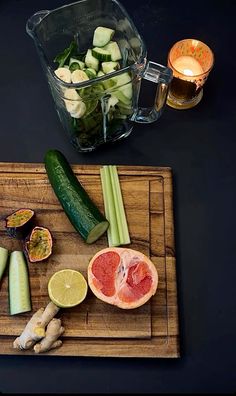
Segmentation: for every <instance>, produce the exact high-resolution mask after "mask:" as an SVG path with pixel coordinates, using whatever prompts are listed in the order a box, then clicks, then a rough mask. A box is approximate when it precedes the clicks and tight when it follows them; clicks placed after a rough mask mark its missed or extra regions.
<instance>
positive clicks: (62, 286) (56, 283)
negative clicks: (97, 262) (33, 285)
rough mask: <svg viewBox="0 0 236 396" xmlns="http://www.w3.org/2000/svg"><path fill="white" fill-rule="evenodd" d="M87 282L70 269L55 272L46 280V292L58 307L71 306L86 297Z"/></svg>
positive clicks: (78, 273) (77, 272) (79, 274)
mask: <svg viewBox="0 0 236 396" xmlns="http://www.w3.org/2000/svg"><path fill="white" fill-rule="evenodd" d="M87 291H88V284H87V281H86V279H85V278H84V276H83V275H82V274H81V273H80V272H79V271H75V270H72V269H63V270H61V271H57V272H55V273H54V274H53V275H52V277H51V278H50V279H49V282H48V294H49V297H50V299H51V300H52V302H53V303H54V304H56V305H57V306H58V307H60V308H71V307H75V306H76V305H78V304H80V303H81V302H82V301H83V300H84V299H85V297H86V295H87Z"/></svg>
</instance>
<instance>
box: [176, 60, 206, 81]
mask: <svg viewBox="0 0 236 396" xmlns="http://www.w3.org/2000/svg"><path fill="white" fill-rule="evenodd" d="M173 67H174V68H175V69H176V70H177V71H178V72H180V73H182V74H184V76H186V80H191V77H192V76H197V75H199V74H202V73H203V68H202V66H201V65H200V63H199V62H198V61H197V60H196V59H195V58H193V57H192V56H189V55H185V56H180V57H179V58H177V59H175V60H174V62H173Z"/></svg>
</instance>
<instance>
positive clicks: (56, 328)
mask: <svg viewBox="0 0 236 396" xmlns="http://www.w3.org/2000/svg"><path fill="white" fill-rule="evenodd" d="M63 332H64V327H62V325H61V320H60V319H55V318H54V319H52V320H51V321H50V322H49V324H48V326H47V330H46V336H45V337H44V338H43V339H42V340H41V341H40V342H38V343H37V344H36V345H35V346H34V351H35V353H42V352H47V351H49V350H50V349H54V348H58V347H60V346H61V345H62V341H61V340H58V338H59V337H60V336H61V335H62V334H63Z"/></svg>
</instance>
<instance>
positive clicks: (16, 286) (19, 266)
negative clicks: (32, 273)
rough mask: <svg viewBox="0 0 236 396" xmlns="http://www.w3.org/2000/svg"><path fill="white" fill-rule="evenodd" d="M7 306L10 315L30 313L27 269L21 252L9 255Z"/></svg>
mask: <svg viewBox="0 0 236 396" xmlns="http://www.w3.org/2000/svg"><path fill="white" fill-rule="evenodd" d="M9 304H10V314H11V315H16V314H19V313H23V312H28V311H31V300H30V286H29V276H28V268H27V264H26V261H25V257H24V254H23V252H21V251H14V252H12V253H11V255H10V263H9Z"/></svg>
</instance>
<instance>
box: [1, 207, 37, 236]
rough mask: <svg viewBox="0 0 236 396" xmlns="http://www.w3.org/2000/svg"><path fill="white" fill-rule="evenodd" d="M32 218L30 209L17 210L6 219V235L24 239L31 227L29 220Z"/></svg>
mask: <svg viewBox="0 0 236 396" xmlns="http://www.w3.org/2000/svg"><path fill="white" fill-rule="evenodd" d="M33 217H34V211H33V210H32V209H25V208H23V209H18V210H17V211H15V212H13V213H12V214H10V215H9V216H7V217H6V229H7V233H8V234H9V235H10V236H11V237H17V238H24V237H25V236H26V235H27V234H28V232H29V230H30V227H31V226H32V224H31V220H32V219H33Z"/></svg>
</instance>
